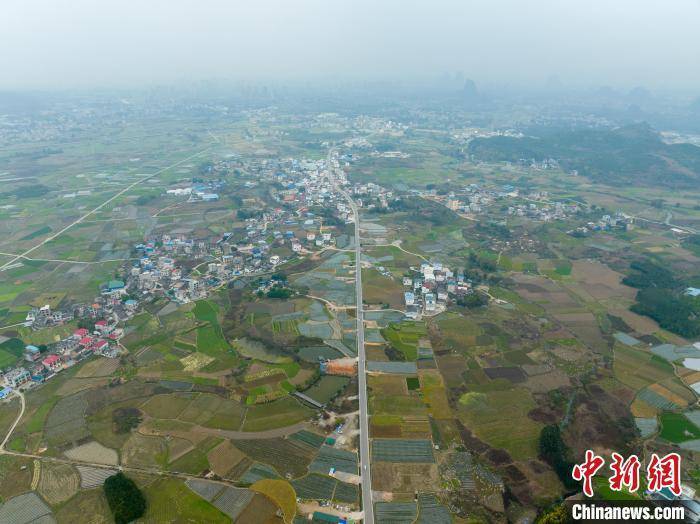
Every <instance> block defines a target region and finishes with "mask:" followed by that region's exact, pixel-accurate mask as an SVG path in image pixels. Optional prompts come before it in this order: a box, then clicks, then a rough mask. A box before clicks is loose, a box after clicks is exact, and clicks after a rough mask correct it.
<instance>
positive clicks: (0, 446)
mask: <svg viewBox="0 0 700 524" xmlns="http://www.w3.org/2000/svg"><path fill="white" fill-rule="evenodd" d="M15 393H16V394H17V395H18V396H19V401H20V409H19V415H17V418H16V419H15V421H14V422H13V423H12V426H10V430H9V431H8V432H7V435H5V438H4V439H3V441H2V443H1V444H0V452H1V451H4V450H5V446H6V445H7V441H8V440H10V437H11V436H12V433H13V432H14V431H15V428H16V427H17V424H19V421H20V420H22V417H23V416H24V409H25V407H26V406H25V403H24V394H22V393H21V392H20V391H16V392H15Z"/></svg>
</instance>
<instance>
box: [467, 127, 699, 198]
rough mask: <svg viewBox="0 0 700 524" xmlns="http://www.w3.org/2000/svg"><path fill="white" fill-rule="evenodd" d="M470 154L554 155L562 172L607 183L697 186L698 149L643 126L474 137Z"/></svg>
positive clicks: (488, 157) (507, 157) (497, 157)
mask: <svg viewBox="0 0 700 524" xmlns="http://www.w3.org/2000/svg"><path fill="white" fill-rule="evenodd" d="M469 153H471V154H473V155H474V156H475V157H476V158H478V159H481V160H485V161H510V162H518V161H519V160H521V159H524V160H529V159H534V160H537V161H541V160H544V159H547V158H554V159H556V160H557V161H558V162H559V164H560V165H561V166H562V167H563V168H564V169H566V170H573V169H575V170H577V171H578V172H579V174H580V175H583V176H586V177H588V178H590V179H591V180H593V181H597V182H603V183H606V184H609V185H623V184H630V183H634V184H643V185H654V184H658V185H663V186H667V187H689V186H697V184H698V182H700V147H696V146H693V145H691V144H665V143H664V142H663V141H662V140H661V137H660V135H659V134H658V133H657V132H656V131H654V130H653V129H652V128H651V127H650V126H649V125H648V124H635V125H629V126H624V127H619V128H614V129H591V128H578V129H557V130H552V129H550V130H547V131H546V132H543V133H541V134H540V136H538V137H531V136H527V137H524V138H513V137H504V136H499V137H492V138H477V139H475V140H473V141H472V142H471V143H470V144H469Z"/></svg>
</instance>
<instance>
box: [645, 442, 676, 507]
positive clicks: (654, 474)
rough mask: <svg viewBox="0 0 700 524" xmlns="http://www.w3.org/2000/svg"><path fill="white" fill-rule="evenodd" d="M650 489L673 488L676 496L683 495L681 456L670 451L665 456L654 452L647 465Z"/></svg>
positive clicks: (672, 490) (672, 491)
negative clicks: (661, 456) (660, 456)
mask: <svg viewBox="0 0 700 524" xmlns="http://www.w3.org/2000/svg"><path fill="white" fill-rule="evenodd" d="M647 480H648V481H649V491H660V490H662V489H663V488H668V489H670V490H671V493H673V494H674V495H675V496H676V497H680V495H681V456H680V455H679V454H678V453H669V454H668V455H666V456H665V457H663V458H659V456H658V455H657V454H656V453H654V454H652V456H651V460H650V461H649V465H648V466H647Z"/></svg>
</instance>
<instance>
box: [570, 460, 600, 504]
mask: <svg viewBox="0 0 700 524" xmlns="http://www.w3.org/2000/svg"><path fill="white" fill-rule="evenodd" d="M603 464H605V459H603V457H599V456H598V455H596V454H595V453H593V452H592V451H591V450H590V449H589V450H587V451H586V460H585V462H584V463H583V464H576V465H575V466H574V469H573V471H572V472H571V476H572V477H573V478H574V480H577V481H579V482H580V481H582V480H583V494H584V495H586V496H587V497H592V496H593V476H594V475H595V474H596V472H597V471H598V470H599V469H600V468H602V467H603Z"/></svg>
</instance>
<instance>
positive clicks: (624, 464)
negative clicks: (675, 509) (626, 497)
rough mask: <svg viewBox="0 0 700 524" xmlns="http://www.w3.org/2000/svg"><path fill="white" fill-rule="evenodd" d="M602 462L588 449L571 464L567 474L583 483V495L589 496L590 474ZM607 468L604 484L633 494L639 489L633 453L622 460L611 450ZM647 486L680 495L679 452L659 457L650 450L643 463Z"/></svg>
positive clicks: (591, 475)
mask: <svg viewBox="0 0 700 524" xmlns="http://www.w3.org/2000/svg"><path fill="white" fill-rule="evenodd" d="M604 465H605V459H604V458H603V457H601V456H598V455H596V454H595V453H593V451H591V450H590V449H589V450H587V451H586V460H584V461H583V462H582V463H581V464H576V465H575V466H574V467H573V470H572V471H571V476H572V477H573V479H574V480H576V481H578V482H583V494H584V495H586V496H587V497H592V496H593V477H595V475H596V473H598V471H599V470H600V468H602V467H603V466H604ZM610 469H611V471H612V475H610V476H609V477H608V483H609V485H610V489H611V490H613V491H622V489H623V488H624V489H626V490H627V491H629V492H630V493H635V492H636V491H637V490H638V489H639V486H640V480H639V472H640V469H641V462H640V460H639V458H638V457H637V456H636V455H630V456H629V457H628V458H627V459H625V458H624V457H623V456H622V455H620V454H619V453H615V452H613V454H612V462H611V463H610ZM647 486H648V488H649V491H661V490H662V489H664V488H668V489H669V490H670V491H671V493H673V494H674V495H675V496H677V497H679V496H680V494H681V457H680V455H679V454H678V453H669V454H668V455H666V456H664V457H661V458H660V457H659V456H658V455H657V454H656V453H653V454H652V455H651V458H650V459H649V463H648V465H647Z"/></svg>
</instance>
